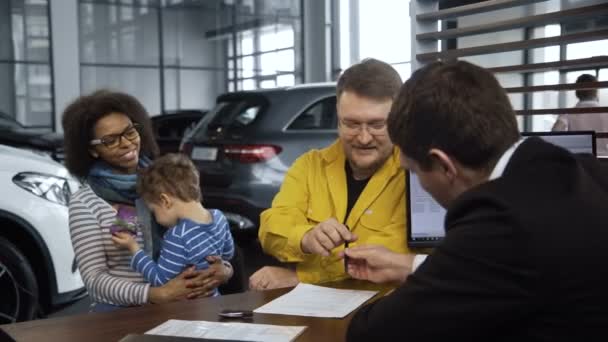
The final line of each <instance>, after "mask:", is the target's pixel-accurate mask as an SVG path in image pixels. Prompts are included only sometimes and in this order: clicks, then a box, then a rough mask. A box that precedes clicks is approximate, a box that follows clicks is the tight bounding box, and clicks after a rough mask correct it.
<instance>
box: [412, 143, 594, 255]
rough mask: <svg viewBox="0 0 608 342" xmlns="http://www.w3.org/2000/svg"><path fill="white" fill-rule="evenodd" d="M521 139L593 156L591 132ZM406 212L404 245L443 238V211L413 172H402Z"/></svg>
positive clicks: (431, 242)
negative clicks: (537, 141) (406, 227)
mask: <svg viewBox="0 0 608 342" xmlns="http://www.w3.org/2000/svg"><path fill="white" fill-rule="evenodd" d="M522 135H523V136H524V137H529V136H537V137H540V138H542V139H544V140H546V141H548V142H550V143H552V144H555V145H558V146H561V147H563V148H565V149H567V150H569V151H570V152H572V153H590V154H593V155H595V154H596V151H595V133H594V132H592V131H589V132H587V131H585V132H528V133H522ZM405 177H406V184H407V191H406V199H405V202H406V210H407V213H406V214H407V222H408V227H409V229H408V237H407V239H408V246H410V247H435V246H436V245H437V244H438V243H439V241H441V240H442V239H443V237H444V236H445V229H444V218H445V214H446V211H445V209H443V207H441V206H440V205H439V203H437V202H436V201H435V200H434V199H433V197H431V195H430V194H429V193H428V192H426V191H425V190H424V189H423V188H422V186H421V185H420V182H419V181H418V177H417V176H416V174H415V173H412V172H410V171H407V172H406V176H405Z"/></svg>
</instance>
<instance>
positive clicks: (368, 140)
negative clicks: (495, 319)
mask: <svg viewBox="0 0 608 342" xmlns="http://www.w3.org/2000/svg"><path fill="white" fill-rule="evenodd" d="M401 84H402V81H401V77H400V76H399V74H398V73H397V71H396V70H395V69H393V68H392V67H391V66H390V65H389V64H387V63H384V62H381V61H379V60H375V59H366V60H363V61H362V62H360V63H358V64H355V65H353V66H351V67H349V68H348V69H347V70H346V71H344V73H343V74H342V76H341V77H340V78H339V80H338V84H337V94H336V95H337V112H338V114H337V115H338V117H337V121H338V139H337V140H336V142H335V143H333V144H332V145H331V146H329V147H327V148H324V149H322V150H312V151H310V152H308V153H306V154H304V155H302V156H301V157H299V158H298V159H297V160H296V161H295V162H294V164H293V165H292V166H291V167H290V169H289V170H288V171H287V174H286V176H285V180H284V182H283V184H282V186H281V189H280V191H279V193H278V194H277V195H276V197H275V198H274V201H273V202H272V207H271V208H270V209H268V210H266V211H264V212H263V213H262V215H261V217H260V230H259V238H260V242H261V244H262V248H263V249H264V252H266V253H268V254H270V255H272V256H274V257H276V258H277V259H279V260H280V261H282V262H286V263H291V265H293V266H294V268H295V270H294V269H290V268H282V267H269V266H267V267H263V268H262V269H260V270H258V271H257V272H255V273H254V274H253V275H252V276H251V277H250V281H249V284H250V287H251V288H252V289H256V290H263V289H272V288H277V287H286V286H294V285H296V284H298V282H305V283H322V282H328V281H335V280H340V279H343V278H346V277H348V275H347V274H346V271H345V268H344V263H343V261H342V260H340V258H339V257H338V252H339V251H340V250H342V249H343V247H344V245H345V243H347V242H348V243H350V244H351V245H352V246H354V245H358V244H381V245H384V246H386V247H388V248H389V249H391V250H393V251H395V252H399V253H405V252H407V247H406V242H405V237H406V227H405V175H404V172H403V171H402V170H400V168H399V150H398V149H396V148H395V147H394V146H393V144H392V143H391V141H390V139H389V137H388V132H387V130H386V119H387V116H388V112H389V109H390V107H391V105H392V103H393V99H394V98H395V96H396V95H397V92H398V91H399V88H400V87H401Z"/></svg>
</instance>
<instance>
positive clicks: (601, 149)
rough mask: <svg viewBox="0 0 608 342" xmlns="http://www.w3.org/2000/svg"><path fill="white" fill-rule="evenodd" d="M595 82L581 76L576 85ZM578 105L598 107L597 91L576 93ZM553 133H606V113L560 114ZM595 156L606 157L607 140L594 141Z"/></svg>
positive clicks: (591, 78)
mask: <svg viewBox="0 0 608 342" xmlns="http://www.w3.org/2000/svg"><path fill="white" fill-rule="evenodd" d="M588 82H597V79H596V78H595V76H593V75H589V74H582V75H580V76H579V77H578V78H577V79H576V83H588ZM576 97H577V98H578V103H577V104H576V108H593V107H600V103H599V99H598V91H597V89H579V90H577V91H576ZM552 130H553V131H596V132H597V133H607V132H608V113H589V114H561V115H560V116H559V117H558V118H557V120H556V121H555V124H554V125H553V128H552ZM596 147H597V154H598V155H600V156H608V138H598V139H597V140H596Z"/></svg>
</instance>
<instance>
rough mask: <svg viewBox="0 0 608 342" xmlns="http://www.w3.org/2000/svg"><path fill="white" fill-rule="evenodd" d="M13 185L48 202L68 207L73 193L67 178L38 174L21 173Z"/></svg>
mask: <svg viewBox="0 0 608 342" xmlns="http://www.w3.org/2000/svg"><path fill="white" fill-rule="evenodd" d="M13 183H15V184H17V185H18V186H19V187H20V188H22V189H24V190H27V191H29V192H31V193H33V194H34V195H36V196H38V197H41V198H44V199H45V200H47V201H51V202H54V203H58V204H61V205H65V206H67V205H68V202H69V200H70V196H71V195H72V191H71V189H70V184H69V183H68V180H67V179H65V178H61V177H57V176H52V175H46V174H43V173H36V172H21V173H18V174H17V175H15V177H13Z"/></svg>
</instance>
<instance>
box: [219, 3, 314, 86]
mask: <svg viewBox="0 0 608 342" xmlns="http://www.w3.org/2000/svg"><path fill="white" fill-rule="evenodd" d="M243 3H244V4H247V6H244V7H243V10H244V12H239V13H236V18H235V22H236V24H235V25H234V30H233V31H232V34H231V35H230V36H229V38H228V39H227V43H228V44H227V55H228V73H227V79H228V89H229V90H230V91H236V90H253V89H258V88H275V87H285V86H291V85H294V84H296V83H300V82H301V79H302V67H301V64H302V62H301V58H299V57H298V56H301V55H302V51H301V31H302V30H301V27H302V24H301V22H302V18H301V10H300V2H299V1H294V0H291V1H281V2H276V1H275V2H272V1H262V2H260V1H257V2H254V1H244V2H243Z"/></svg>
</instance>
